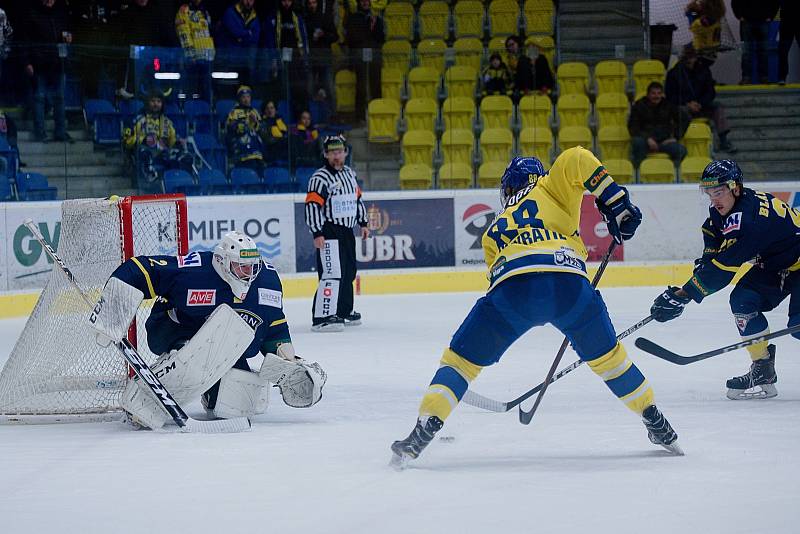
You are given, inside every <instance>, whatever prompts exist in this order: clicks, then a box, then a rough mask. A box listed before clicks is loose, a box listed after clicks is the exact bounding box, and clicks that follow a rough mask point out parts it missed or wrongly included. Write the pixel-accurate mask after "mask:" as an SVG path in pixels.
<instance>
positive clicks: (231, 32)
mask: <svg viewBox="0 0 800 534" xmlns="http://www.w3.org/2000/svg"><path fill="white" fill-rule="evenodd" d="M260 37H261V24H260V22H259V20H258V16H257V15H256V12H255V10H254V9H253V0H239V1H238V2H237V3H236V4H234V5H232V6H231V7H229V8H228V9H227V10H226V11H225V14H224V15H223V16H222V21H221V22H220V25H219V27H218V29H217V34H216V39H215V43H216V45H217V48H251V47H256V46H258V43H259V38H260Z"/></svg>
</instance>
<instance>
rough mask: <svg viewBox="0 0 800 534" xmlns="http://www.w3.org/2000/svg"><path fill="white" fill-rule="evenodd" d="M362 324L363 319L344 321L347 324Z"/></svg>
mask: <svg viewBox="0 0 800 534" xmlns="http://www.w3.org/2000/svg"><path fill="white" fill-rule="evenodd" d="M360 324H361V319H359V320H358V321H345V322H344V325H345V326H358V325H360Z"/></svg>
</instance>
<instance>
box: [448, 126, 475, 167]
mask: <svg viewBox="0 0 800 534" xmlns="http://www.w3.org/2000/svg"><path fill="white" fill-rule="evenodd" d="M440 146H441V148H442V155H443V157H444V162H445V163H466V164H468V165H472V155H473V153H474V152H475V137H474V136H473V135H472V131H471V130H460V129H458V130H445V131H444V133H443V134H442V139H441V145H440Z"/></svg>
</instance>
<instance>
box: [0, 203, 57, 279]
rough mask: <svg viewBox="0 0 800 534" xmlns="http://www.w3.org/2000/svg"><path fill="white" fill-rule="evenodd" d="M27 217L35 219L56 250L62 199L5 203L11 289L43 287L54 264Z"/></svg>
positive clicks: (7, 261) (8, 273)
mask: <svg viewBox="0 0 800 534" xmlns="http://www.w3.org/2000/svg"><path fill="white" fill-rule="evenodd" d="M27 218H31V219H33V222H34V223H35V224H36V225H37V226H38V227H39V231H40V232H41V233H42V236H44V238H45V240H46V241H47V242H49V243H50V244H51V245H53V248H55V249H56V250H58V243H59V240H60V238H61V204H60V203H58V202H24V203H19V204H11V203H9V204H6V217H5V232H4V235H5V250H6V268H7V271H6V272H7V280H8V289H9V290H11V291H18V290H21V289H38V288H41V287H44V284H45V282H46V281H47V278H48V276H49V275H50V271H51V270H52V268H53V262H52V260H51V259H50V256H48V255H47V253H46V252H45V250H44V248H43V247H42V245H41V244H40V243H39V242H38V241H37V240H36V239H35V238H34V237H33V234H31V232H30V230H28V229H27V228H26V227H25V225H24V224H23V221H24V220H25V219H27Z"/></svg>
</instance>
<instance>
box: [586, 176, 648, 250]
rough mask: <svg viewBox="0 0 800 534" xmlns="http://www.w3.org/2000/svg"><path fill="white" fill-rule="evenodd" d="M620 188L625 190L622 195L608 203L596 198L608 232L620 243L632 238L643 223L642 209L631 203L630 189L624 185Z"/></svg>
mask: <svg viewBox="0 0 800 534" xmlns="http://www.w3.org/2000/svg"><path fill="white" fill-rule="evenodd" d="M620 189H621V190H622V192H623V195H622V197H620V198H618V199H617V200H614V201H612V202H611V203H609V204H608V205H606V204H605V203H604V202H603V201H601V200H600V199H599V198H598V199H595V204H597V209H598V210H600V214H601V215H602V216H603V220H604V221H605V222H606V225H607V226H608V233H609V234H611V237H613V238H614V241H616V242H617V244H618V245H621V244H622V242H623V241H627V240H628V239H630V238H632V237H633V234H635V233H636V229H637V228H638V227H639V225H640V224H642V212H641V210H639V208H637V207H636V206H634V205H633V204H632V203H631V200H630V197H629V196H628V190H627V189H625V188H624V187H620Z"/></svg>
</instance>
